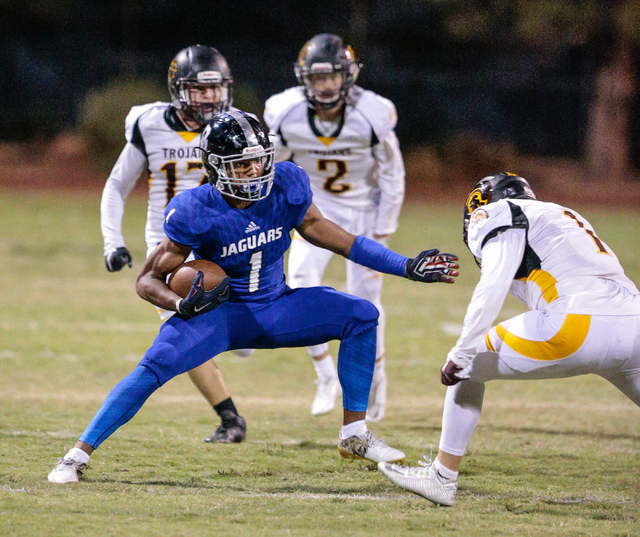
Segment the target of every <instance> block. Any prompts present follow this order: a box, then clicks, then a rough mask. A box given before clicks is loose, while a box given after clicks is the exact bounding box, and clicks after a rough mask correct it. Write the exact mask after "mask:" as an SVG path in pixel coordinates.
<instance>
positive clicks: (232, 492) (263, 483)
mask: <svg viewBox="0 0 640 537" xmlns="http://www.w3.org/2000/svg"><path fill="white" fill-rule="evenodd" d="M1 202H2V211H0V249H1V252H2V255H0V273H1V274H2V276H1V278H0V291H1V293H2V297H3V301H4V307H3V308H2V309H1V310H0V446H2V447H1V449H0V455H1V459H0V461H1V462H2V466H1V468H0V534H2V535H20V536H23V535H42V534H46V535H71V534H76V535H88V536H89V535H145V536H146V535H162V536H167V535H196V534H202V535H208V534H219V535H234V536H244V535H247V536H249V535H251V536H262V535H336V534H345V535H386V534H394V535H419V534H422V535H424V534H428V535H449V534H452V533H459V534H467V535H516V534H517V535H522V534H525V535H632V534H637V527H638V523H639V522H640V515H639V507H640V487H639V486H638V475H639V470H640V457H639V455H638V450H639V447H640V412H638V409H637V408H636V407H635V406H634V405H633V404H631V403H630V402H629V401H628V400H626V399H625V398H624V397H623V396H622V395H621V394H620V393H618V392H617V390H616V389H615V388H613V387H612V386H609V385H608V384H607V383H606V382H605V381H603V380H602V379H600V378H597V377H580V378H575V379H568V380H557V381H544V382H541V381H538V382H520V383H516V382H511V383H508V382H493V383H490V384H489V385H488V387H487V395H486V398H485V409H484V411H483V416H482V419H481V421H480V425H479V427H478V430H477V431H476V433H475V435H474V437H473V439H472V441H471V444H470V446H469V449H470V451H471V454H470V455H469V456H468V457H467V458H466V459H465V461H464V463H463V468H462V472H461V476H460V491H459V499H458V501H457V502H456V504H455V506H454V507H453V508H451V509H443V508H435V507H434V506H432V505H431V504H430V503H429V502H426V501H424V500H422V499H421V498H419V497H417V496H414V495H411V494H409V493H405V492H403V491H402V490H400V489H399V488H397V487H395V486H394V485H393V484H391V483H390V482H389V481H387V480H386V479H384V478H383V477H382V476H380V475H379V474H378V473H377V472H372V471H370V470H369V469H367V467H366V466H364V465H359V464H343V463H341V462H340V461H339V459H338V455H337V450H336V448H335V443H336V436H337V432H338V428H339V425H340V421H341V419H340V412H339V411H334V412H333V413H331V414H329V415H327V416H324V417H321V418H312V417H311V416H310V414H309V407H310V404H311V400H312V398H313V393H314V389H315V385H314V384H313V379H314V373H313V368H312V367H311V364H310V363H309V360H308V358H307V357H306V353H305V352H304V350H302V349H300V350H294V349H288V350H276V351H258V352H256V354H255V355H254V356H253V357H252V358H250V359H244V360H243V359H241V358H238V357H235V356H234V355H231V354H228V353H227V354H223V355H221V356H220V357H219V358H218V360H217V361H218V363H219V365H220V367H221V368H222V369H223V370H224V372H225V376H226V379H227V382H228V384H229V387H230V389H231V391H232V394H233V396H234V400H235V401H236V403H237V405H238V407H239V408H240V410H241V412H242V414H243V415H244V416H245V417H246V418H247V421H248V425H249V430H248V433H249V438H248V442H247V443H246V444H242V445H236V446H222V445H210V444H205V443H203V442H202V438H204V437H205V436H207V435H208V434H210V433H211V431H212V429H213V427H214V426H215V422H214V419H213V413H212V411H211V410H210V409H208V408H207V406H206V403H205V402H204V400H203V399H202V398H201V397H200V396H199V395H198V394H197V392H196V390H195V388H194V387H193V386H192V385H191V384H190V382H189V380H188V379H187V378H186V377H184V378H183V377H181V378H177V379H174V380H173V381H171V382H170V383H169V384H168V385H166V386H165V387H163V388H162V389H161V390H160V391H159V392H157V393H156V394H154V395H153V396H152V397H151V399H150V400H149V401H148V403H147V404H146V405H145V406H144V407H143V409H142V410H141V411H140V413H139V414H138V415H137V416H136V417H135V418H134V419H133V420H132V421H131V422H130V423H129V424H127V425H125V426H124V427H123V428H122V429H120V430H119V431H118V432H117V433H116V434H115V435H114V436H113V437H111V438H110V439H109V440H107V442H106V443H105V444H103V446H102V447H101V448H100V449H99V450H98V451H97V452H96V453H95V455H94V456H93V457H92V459H91V463H90V467H89V469H88V471H87V472H86V474H85V475H86V480H85V481H84V482H83V483H80V484H79V485H77V486H55V485H51V484H49V483H48V482H47V479H46V476H47V473H48V472H49V471H50V469H51V468H52V467H53V465H54V464H55V461H56V459H57V457H60V456H62V455H63V454H64V453H65V452H66V450H67V449H68V448H69V447H70V446H72V445H73V443H74V442H75V440H76V439H77V437H78V435H79V434H80V433H81V432H82V430H83V429H84V427H85V426H86V424H87V423H88V421H89V420H90V419H91V418H92V417H93V415H94V413H95V412H96V411H97V409H98V408H99V405H100V404H101V402H102V400H103V399H104V397H105V396H106V395H107V393H108V392H109V390H110V389H111V388H112V387H113V385H114V384H115V383H116V382H117V381H118V380H120V378H121V377H123V376H124V375H126V374H127V373H128V372H129V371H130V370H131V369H132V368H133V367H134V365H135V364H136V363H137V361H138V360H140V358H141V357H142V355H143V353H144V351H145V350H146V349H147V348H148V346H149V345H150V344H151V342H152V341H153V338H154V336H155V334H156V333H157V329H158V321H157V317H156V314H155V311H154V310H153V308H152V307H151V306H149V305H148V304H146V303H144V302H143V301H142V300H140V299H139V298H138V297H137V296H136V294H135V291H134V288H133V282H134V279H135V274H136V271H137V269H138V268H139V267H140V262H141V260H142V258H143V256H144V250H145V248H144V244H143V229H144V218H145V205H144V200H143V199H142V198H140V197H134V198H132V199H131V200H130V201H129V202H128V206H127V214H126V218H125V226H124V227H125V235H126V237H127V238H128V242H129V246H130V247H131V250H132V252H133V256H134V262H135V263H136V265H135V266H134V270H128V269H125V270H124V271H123V272H121V273H117V274H108V273H107V272H106V271H105V270H104V266H103V260H102V255H101V251H102V239H101V236H100V231H99V214H98V208H99V199H98V197H97V196H96V195H86V196H80V195H78V196H70V195H60V196H56V197H53V196H49V195H37V194H32V193H30V194H29V195H24V194H19V193H16V194H3V196H2V199H1ZM577 209H578V210H581V209H582V208H580V207H577ZM461 212H462V211H461V208H460V207H459V206H438V207H435V206H418V205H407V206H406V207H405V209H404V210H403V214H402V222H401V230H400V231H399V232H398V234H396V235H395V236H394V237H393V240H392V247H394V248H395V249H396V250H398V251H400V252H402V253H405V254H407V255H414V254H416V253H417V252H419V251H420V250H421V249H423V248H426V247H434V246H437V247H439V248H441V249H442V250H444V251H453V252H455V253H457V254H459V255H460V256H461V258H462V264H463V274H462V276H461V277H460V279H459V282H458V283H456V285H455V286H453V287H449V286H424V285H419V284H416V283H413V282H408V281H406V280H401V279H399V278H393V277H389V276H388V277H386V282H385V291H384V302H385V304H386V307H387V316H388V328H387V335H388V341H387V347H388V351H387V354H388V372H389V408H388V414H387V417H386V418H385V419H384V420H383V421H382V422H380V423H377V424H372V425H371V429H372V430H374V431H375V432H376V433H378V434H380V436H382V437H383V438H384V439H385V440H387V441H388V442H389V444H391V445H393V446H397V447H399V448H402V449H404V450H405V451H406V453H407V455H408V460H409V462H412V463H414V464H415V462H416V461H417V460H418V459H419V458H420V457H421V455H422V454H423V453H427V454H428V453H429V449H430V447H433V449H434V451H435V450H436V449H437V443H438V438H439V430H440V417H441V411H442V400H443V396H444V388H443V387H442V386H441V385H440V384H439V379H438V368H439V366H440V364H441V362H442V360H443V359H444V357H445V355H446V352H447V351H448V349H449V348H450V347H451V346H452V345H453V344H454V343H455V340H456V337H457V331H458V330H459V326H460V323H461V321H462V318H463V315H464V312H465V309H466V305H467V303H468V300H469V298H470V295H471V291H472V289H473V286H474V284H475V282H476V280H477V277H478V272H477V269H476V268H475V265H474V264H473V261H472V260H471V257H470V255H469V254H468V252H467V251H466V249H465V247H464V245H463V244H462V242H461V239H460V235H461V234H460V228H461V222H460V213H461ZM581 212H582V214H583V215H584V216H585V217H587V218H588V219H589V220H590V221H591V223H592V224H593V225H594V226H595V227H596V230H597V231H598V233H599V236H600V237H601V238H602V239H603V240H605V241H606V242H608V243H609V245H610V246H611V247H612V248H613V249H614V250H615V251H616V253H617V254H618V256H619V257H620V259H621V260H622V263H623V265H624V266H625V268H626V269H627V274H628V275H629V276H630V277H631V278H632V279H634V281H636V282H640V259H639V258H638V256H637V252H638V251H639V250H640V237H639V236H638V234H637V229H638V228H639V226H640V218H639V217H638V216H637V215H634V214H632V213H624V212H620V213H614V212H604V211H594V210H590V209H583V210H581ZM343 273H344V269H343V264H342V263H340V262H339V261H338V260H334V262H332V264H331V266H330V271H329V279H328V282H329V284H332V285H334V286H336V287H338V288H341V286H342V283H341V281H342V280H341V278H342V275H343ZM520 311H522V308H521V306H520V305H518V304H517V302H516V301H515V300H509V301H508V302H507V304H506V305H505V308H504V309H503V312H502V314H501V318H506V317H508V316H511V315H514V314H516V313H518V312H520ZM332 346H333V347H332V348H333V349H334V351H335V350H337V346H336V345H335V344H332Z"/></svg>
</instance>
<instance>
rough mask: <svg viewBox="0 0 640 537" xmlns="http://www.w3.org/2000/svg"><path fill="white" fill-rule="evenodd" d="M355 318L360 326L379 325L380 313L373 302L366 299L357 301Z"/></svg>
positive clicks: (354, 311)
mask: <svg viewBox="0 0 640 537" xmlns="http://www.w3.org/2000/svg"><path fill="white" fill-rule="evenodd" d="M353 316H354V319H355V321H356V322H357V323H358V324H360V325H366V324H371V323H375V324H378V317H379V316H380V312H379V311H378V308H376V307H375V306H374V305H373V304H372V303H371V302H369V301H368V300H364V299H359V300H356V301H355V304H354V306H353Z"/></svg>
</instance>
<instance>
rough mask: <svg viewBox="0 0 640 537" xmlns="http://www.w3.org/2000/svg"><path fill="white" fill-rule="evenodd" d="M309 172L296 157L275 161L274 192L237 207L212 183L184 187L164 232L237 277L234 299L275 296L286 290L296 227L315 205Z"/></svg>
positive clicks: (168, 211)
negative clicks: (295, 161)
mask: <svg viewBox="0 0 640 537" xmlns="http://www.w3.org/2000/svg"><path fill="white" fill-rule="evenodd" d="M311 201H312V195H311V188H310V186H309V177H308V175H307V174H306V172H305V171H304V170H303V169H302V168H300V167H298V166H296V165H295V164H293V163H291V162H281V163H277V164H276V165H275V177H274V181H273V187H272V188H271V193H270V194H269V195H268V196H267V197H266V198H265V199H262V200H260V201H257V202H255V203H253V204H252V205H250V206H249V207H247V208H246V209H234V208H233V207H231V206H230V205H229V204H228V203H227V202H226V201H225V200H224V198H223V197H222V194H221V193H220V192H219V191H218V190H217V189H216V188H214V187H212V186H211V185H209V184H206V185H202V186H200V187H198V188H194V189H191V190H187V191H185V192H182V193H181V194H179V195H178V196H176V197H174V198H173V199H172V200H171V201H170V202H169V204H168V205H167V208H166V209H165V217H164V218H165V223H164V232H165V233H166V235H167V237H169V238H170V239H171V240H172V241H174V242H177V243H179V244H183V245H185V246H190V247H191V248H192V249H193V251H194V254H195V257H196V258H197V259H206V260H209V261H213V262H214V263H217V264H218V265H220V266H221V267H222V268H223V269H224V271H225V272H226V273H227V275H228V276H229V277H230V278H231V298H230V299H231V300H232V301H238V300H239V301H246V300H250V301H253V300H269V299H272V298H274V297H276V296H280V295H281V294H282V293H283V292H284V290H285V276H284V264H283V256H284V253H285V252H286V251H287V249H288V248H289V245H290V244H291V237H290V232H291V230H292V229H294V228H296V227H297V226H298V225H300V222H301V221H302V219H303V217H304V215H305V214H306V212H307V209H308V208H309V206H310V205H311Z"/></svg>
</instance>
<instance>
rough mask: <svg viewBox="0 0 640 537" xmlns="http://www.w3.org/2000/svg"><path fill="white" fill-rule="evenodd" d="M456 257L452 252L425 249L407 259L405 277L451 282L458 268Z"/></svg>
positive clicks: (415, 279) (425, 280)
mask: <svg viewBox="0 0 640 537" xmlns="http://www.w3.org/2000/svg"><path fill="white" fill-rule="evenodd" d="M456 261H458V257H457V256H455V255H453V254H441V253H440V250H437V249H435V248H434V249H433V250H425V251H424V252H420V254H418V255H417V256H416V257H414V258H413V259H409V261H408V262H407V266H406V268H405V273H406V276H407V278H409V279H410V280H414V281H417V282H424V283H434V282H443V283H453V282H454V281H455V280H454V278H455V277H456V276H457V275H458V269H459V268H460V267H459V266H458V264H457V263H456Z"/></svg>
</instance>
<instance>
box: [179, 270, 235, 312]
mask: <svg viewBox="0 0 640 537" xmlns="http://www.w3.org/2000/svg"><path fill="white" fill-rule="evenodd" d="M203 279H204V272H202V271H201V270H199V271H198V273H197V274H196V277H195V278H194V279H193V285H192V286H191V290H190V291H189V293H188V294H187V296H186V297H185V298H182V299H180V300H178V302H177V304H176V307H177V310H178V315H179V316H180V317H182V318H183V319H191V317H195V316H196V315H200V314H201V313H207V312H209V311H212V310H214V309H216V308H217V307H218V306H219V305H220V304H222V303H223V302H226V301H227V300H229V282H230V281H231V278H229V276H227V277H226V278H225V279H224V280H222V281H221V282H220V283H219V284H218V285H217V286H216V287H214V288H213V289H211V291H205V290H204V288H203V287H202V280H203Z"/></svg>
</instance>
